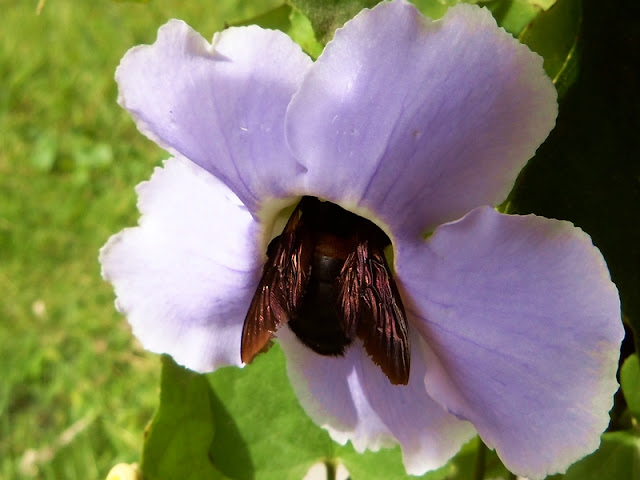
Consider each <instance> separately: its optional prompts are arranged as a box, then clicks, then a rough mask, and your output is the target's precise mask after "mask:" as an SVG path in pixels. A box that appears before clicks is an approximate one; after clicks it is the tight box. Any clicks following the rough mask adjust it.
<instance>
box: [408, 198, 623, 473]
mask: <svg viewBox="0 0 640 480" xmlns="http://www.w3.org/2000/svg"><path fill="white" fill-rule="evenodd" d="M396 267H397V270H396V273H397V278H398V281H399V283H400V285H401V288H402V290H403V300H404V302H405V306H406V307H407V313H408V315H409V316H410V317H413V322H412V324H413V326H414V327H416V328H417V329H418V330H419V331H420V333H421V334H422V336H423V338H424V339H425V341H426V345H427V349H426V354H427V358H426V362H427V371H426V377H425V382H426V386H427V390H428V392H429V394H430V395H431V396H432V397H433V398H434V399H435V400H437V401H438V402H439V403H440V404H441V405H443V406H444V407H445V408H447V409H448V410H449V411H450V412H452V413H453V414H455V415H457V416H459V417H460V418H464V419H467V420H469V421H470V422H472V423H473V424H474V426H475V427H476V429H477V430H478V432H479V434H480V436H481V437H482V439H483V440H484V441H485V443H486V444H487V445H488V446H489V447H491V448H494V447H495V449H496V450H497V452H498V454H499V456H500V458H501V459H502V460H503V462H504V464H505V465H506V466H507V468H509V469H510V470H511V471H513V472H515V473H518V474H520V475H523V476H526V477H530V478H542V477H544V476H545V475H547V474H551V473H555V472H560V471H564V470H565V469H566V468H567V467H568V466H569V465H570V464H571V463H573V462H575V461H576V460H577V459H579V458H581V457H582V456H584V455H586V454H588V453H590V452H591V451H593V450H595V449H596V448H597V446H598V444H599V441H600V434H601V433H602V432H603V431H604V429H605V428H606V427H607V424H608V422H609V416H608V414H607V413H608V411H609V409H610V408H611V406H612V404H613V394H614V393H615V392H616V390H617V387H618V385H617V382H616V369H617V364H618V355H619V349H620V342H621V340H622V337H623V335H624V332H623V328H622V323H621V320H620V303H619V299H618V293H617V290H616V287H615V285H614V284H613V283H612V282H611V280H610V278H609V272H608V271H607V267H606V265H605V263H604V260H603V258H602V255H601V254H600V252H599V251H598V250H597V249H596V248H595V247H594V246H593V244H592V243H591V239H590V238H589V237H588V235H586V234H585V233H584V232H582V231H581V230H580V229H578V228H575V227H574V226H573V225H571V224H570V223H569V222H564V221H558V220H549V219H545V218H542V217H537V216H534V215H528V216H509V215H502V214H499V213H497V212H496V211H495V210H493V209H491V208H489V207H483V208H478V209H476V210H474V211H472V212H471V213H469V214H468V215H467V216H465V217H464V218H463V219H461V220H460V221H458V222H455V223H451V224H447V225H443V226H441V227H439V228H438V229H436V231H435V232H434V234H433V235H432V236H431V237H430V238H429V239H428V240H427V242H425V243H423V244H421V245H413V246H411V245H408V244H406V245H402V246H401V248H399V249H397V256H396Z"/></svg>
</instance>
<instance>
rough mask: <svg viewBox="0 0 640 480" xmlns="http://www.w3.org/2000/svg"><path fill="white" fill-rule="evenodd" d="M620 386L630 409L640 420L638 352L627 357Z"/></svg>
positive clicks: (639, 364) (621, 371)
mask: <svg viewBox="0 0 640 480" xmlns="http://www.w3.org/2000/svg"><path fill="white" fill-rule="evenodd" d="M620 386H621V387H622V392H623V393H624V398H625V400H626V401H627V405H628V407H629V410H631V413H632V414H633V416H634V417H635V418H636V419H639V420H640V362H639V361H638V354H636V353H634V354H633V355H631V356H629V357H627V359H626V360H625V361H624V364H623V365H622V369H621V370H620Z"/></svg>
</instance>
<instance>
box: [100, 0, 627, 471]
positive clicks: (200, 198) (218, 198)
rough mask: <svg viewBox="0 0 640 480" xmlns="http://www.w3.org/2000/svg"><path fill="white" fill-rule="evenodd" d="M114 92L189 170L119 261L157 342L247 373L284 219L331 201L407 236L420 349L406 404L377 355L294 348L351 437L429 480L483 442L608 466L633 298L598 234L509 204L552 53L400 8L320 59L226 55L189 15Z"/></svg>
mask: <svg viewBox="0 0 640 480" xmlns="http://www.w3.org/2000/svg"><path fill="white" fill-rule="evenodd" d="M116 79H117V81H118V84H119V87H120V97H119V102H120V104H121V105H122V106H123V107H124V108H126V109H127V110H128V111H129V112H130V113H131V115H132V116H133V117H134V119H135V121H136V123H137V125H138V128H139V129H140V130H141V131H142V132H143V133H144V134H145V135H147V136H148V137H149V138H151V139H152V140H154V141H155V142H156V143H158V144H159V145H161V146H162V147H164V148H165V149H167V150H168V151H169V152H171V154H172V155H173V157H172V158H171V159H169V160H167V161H166V162H165V164H164V167H163V168H158V169H156V171H155V172H154V174H153V176H152V177H151V179H150V180H149V181H148V182H144V183H142V184H141V185H139V186H138V190H137V191H138V195H139V204H138V207H139V209H140V211H141V212H142V217H141V219H140V225H139V226H138V227H135V228H129V229H126V230H124V231H122V232H120V233H119V234H117V235H115V236H114V237H112V238H111V239H110V240H109V242H108V243H107V245H106V246H105V247H104V248H103V250H102V252H101V262H102V265H103V274H104V277H105V278H106V279H107V280H109V281H110V282H112V283H113V285H114V287H115V290H116V294H117V307H118V310H120V311H121V312H122V313H124V314H125V315H126V316H127V317H128V319H129V321H130V323H131V325H132V326H133V331H134V334H135V335H136V336H137V337H138V338H139V339H140V341H141V342H142V344H143V345H144V346H145V347H146V348H148V349H149V350H152V351H154V352H165V353H169V354H171V355H172V356H173V357H174V359H175V360H176V361H177V362H178V363H180V364H182V365H185V366H187V367H189V368H191V369H193V370H196V371H201V372H206V371H212V370H215V369H217V368H219V367H222V366H225V365H237V366H241V365H242V361H241V359H240V339H241V334H242V327H243V322H244V319H245V316H246V315H247V310H248V308H249V305H250V303H251V299H252V298H253V296H254V293H255V292H256V287H257V285H258V282H259V281H260V278H261V275H262V269H263V266H264V263H265V260H266V251H267V245H268V243H269V241H270V240H271V239H272V238H273V237H274V236H276V235H279V234H280V233H281V232H282V227H283V220H286V215H284V216H283V214H282V211H283V209H285V208H287V207H292V206H293V205H295V204H296V203H297V202H298V201H299V200H300V198H301V197H302V196H304V195H309V196H315V197H319V198H321V199H324V200H327V201H330V202H333V203H335V204H338V205H340V206H342V207H344V208H345V209H347V210H349V211H351V212H354V213H356V214H358V215H361V216H363V217H365V218H367V219H369V220H372V221H373V222H375V223H376V224H377V225H378V226H380V227H381V228H382V229H383V230H384V232H385V233H386V234H387V235H388V237H389V238H390V239H391V241H392V245H393V262H392V266H393V269H394V276H395V281H396V283H397V285H398V289H399V291H400V295H401V298H402V302H403V303H404V307H405V310H406V315H407V322H408V330H409V339H410V347H411V374H410V378H409V383H408V385H406V386H394V385H392V384H391V383H390V382H389V379H388V378H387V377H386V376H385V374H384V373H383V372H382V371H381V369H380V368H379V367H378V366H377V365H376V364H374V363H373V362H372V360H371V358H370V357H369V356H368V355H367V353H366V351H365V349H364V348H363V346H362V343H361V342H360V340H357V339H356V340H355V341H354V342H353V344H351V345H350V346H349V347H347V349H346V352H345V354H344V355H343V356H323V355H319V354H317V353H315V352H314V351H312V350H311V349H310V348H307V347H306V346H305V345H303V344H302V343H301V342H300V341H298V339H297V338H296V336H295V335H294V334H293V333H292V332H291V331H290V329H289V328H287V327H286V326H283V327H281V328H280V329H279V330H278V331H277V332H276V337H277V341H278V342H279V343H280V345H281V347H282V349H283V350H284V353H285V355H286V358H287V370H288V374H289V377H290V379H291V382H292V385H293V388H294V390H295V391H296V393H297V395H298V398H299V399H300V402H301V404H302V405H303V407H304V408H305V410H306V411H307V412H308V414H309V415H310V416H311V417H312V418H313V420H314V421H315V422H317V423H318V424H319V425H321V426H323V427H324V428H326V429H327V430H328V431H329V432H330V434H331V436H332V438H334V439H335V440H336V441H338V442H340V443H345V442H347V441H348V440H350V441H351V442H352V443H353V445H354V447H355V449H356V450H358V451H363V450H365V449H371V450H376V449H378V448H380V447H384V446H390V445H393V444H396V443H399V444H400V445H401V447H402V453H403V458H404V463H405V466H406V469H407V471H408V472H409V473H411V474H421V473H423V472H425V471H427V470H430V469H434V468H437V467H439V466H441V465H443V464H444V463H445V462H446V461H447V460H448V459H449V458H451V456H453V455H454V454H455V453H456V452H457V451H458V449H459V448H460V446H461V445H462V444H463V443H464V442H466V441H467V440H469V439H470V438H471V437H472V436H473V435H474V434H475V432H476V431H477V432H478V433H479V435H480V436H481V437H482V439H483V440H484V442H485V443H486V444H487V445H488V446H489V447H491V448H495V449H496V450H497V452H498V454H499V455H500V458H501V459H502V460H503V462H504V463H505V465H506V466H507V467H508V468H509V469H510V470H512V471H513V472H517V473H519V474H521V475H525V476H529V477H532V478H542V477H544V476H545V475H546V474H550V473H554V472H560V471H564V470H565V469H566V468H567V467H568V466H569V465H570V464H571V463H573V462H574V461H576V460H577V459H579V458H580V457H582V456H584V455H586V454H588V453H589V452H591V451H593V450H594V449H596V448H597V446H598V444H599V437H600V434H601V433H602V432H603V431H604V429H605V428H606V427H607V424H608V420H609V417H608V411H609V409H610V408H611V406H612V396H613V394H614V393H615V391H616V389H617V386H618V385H617V383H616V378H615V373H616V367H617V361H618V352H619V347H620V342H621V339H622V336H623V329H622V325H621V322H620V305H619V300H618V294H617V290H616V288H615V286H614V285H613V283H612V282H611V280H610V278H609V273H608V270H607V268H606V265H605V263H604V260H603V258H602V256H601V254H600V252H599V251H598V250H597V249H596V248H595V247H594V246H593V245H592V243H591V240H590V238H589V237H588V236H587V235H586V234H585V233H584V232H582V231H581V230H580V229H578V228H576V227H574V226H573V225H572V224H570V223H568V222H565V221H558V220H550V219H546V218H541V217H537V216H535V215H527V216H515V215H513V216H512V215H503V214H500V213H498V212H496V210H494V209H493V208H492V207H491V205H496V204H499V203H500V202H501V201H503V200H504V199H505V197H506V195H507V194H508V193H509V191H510V189H511V188H512V186H513V183H514V180H515V178H516V176H517V174H518V172H519V171H520V169H521V168H522V167H523V166H524V165H525V163H526V162H527V160H528V159H529V158H530V157H531V156H533V154H534V152H535V150H536V148H537V147H538V146H539V145H540V143H541V142H542V141H543V140H544V138H545V137H546V136H547V134H548V133H549V131H550V130H551V129H552V128H553V125H554V121H555V117H556V112H557V105H556V94H555V90H554V87H553V85H552V84H551V81H550V80H549V79H548V78H547V77H546V76H545V74H544V71H543V69H542V59H541V58H540V57H539V56H538V55H536V54H533V53H531V52H530V51H529V50H528V49H527V48H526V47H525V46H523V45H521V44H519V43H518V42H517V41H516V40H515V39H513V38H512V37H511V36H510V35H509V34H507V33H506V32H504V30H502V29H500V28H498V27H497V26H496V24H495V21H494V20H493V18H492V17H491V15H490V14H489V13H488V12H487V11H486V10H484V9H480V8H477V7H473V6H469V5H458V6H456V7H453V8H451V9H449V11H448V13H447V14H446V16H445V17H444V18H443V19H442V20H440V21H436V22H433V21H431V20H428V19H425V18H424V17H422V16H421V15H420V13H418V12H417V11H416V9H415V8H414V7H413V6H411V5H410V4H408V3H406V2H405V1H403V0H396V1H393V2H390V3H382V4H380V5H378V6H377V7H375V8H373V9H372V10H365V11H363V12H362V13H360V14H359V15H358V16H357V17H355V18H354V19H353V20H352V21H350V22H348V23H347V25H345V27H344V28H342V29H340V30H338V31H337V32H336V34H335V38H334V40H333V41H332V42H330V43H329V44H328V45H327V47H326V48H325V50H324V52H323V54H322V55H321V57H320V58H319V59H318V60H317V61H316V62H315V63H313V62H312V61H311V60H310V59H309V58H308V57H307V56H306V55H305V54H304V53H303V52H302V51H301V50H300V48H299V47H298V46H297V45H296V44H294V43H293V42H292V41H291V40H290V39H289V37H287V36H286V35H284V34H283V33H281V32H278V31H271V30H264V29H261V28H258V27H255V26H251V27H242V28H230V29H227V30H225V31H223V32H221V33H219V34H217V35H216V36H215V37H214V40H213V44H212V45H210V44H209V43H207V42H206V41H205V40H204V39H203V38H202V37H200V36H199V35H198V34H197V33H196V32H194V31H193V30H192V29H191V28H189V27H188V26H187V25H185V24H184V23H182V22H179V21H175V20H174V21H170V22H169V23H168V24H167V25H165V26H164V27H162V28H161V29H160V31H159V33H158V39H157V41H156V43H155V44H153V45H151V46H139V47H136V48H134V49H132V50H130V51H129V52H128V53H127V54H126V56H125V57H124V59H123V60H122V63H121V65H120V67H119V68H118V71H117V73H116ZM288 211H289V212H291V209H289V210H288Z"/></svg>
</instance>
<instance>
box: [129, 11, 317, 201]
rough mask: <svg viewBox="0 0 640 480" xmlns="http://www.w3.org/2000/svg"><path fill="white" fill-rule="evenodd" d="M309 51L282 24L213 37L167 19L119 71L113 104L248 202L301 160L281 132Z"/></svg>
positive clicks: (293, 176) (275, 186)
mask: <svg viewBox="0 0 640 480" xmlns="http://www.w3.org/2000/svg"><path fill="white" fill-rule="evenodd" d="M311 63H312V62H311V60H310V59H309V57H307V56H306V55H305V54H304V53H303V52H302V51H301V49H300V48H299V47H298V46H297V45H296V44H295V43H294V42H293V41H292V40H291V39H290V38H289V37H288V36H287V35H285V34H284V33H282V32H278V31H272V30H264V29H261V28H259V27H256V26H251V27H238V28H229V29H227V30H225V31H223V32H221V33H218V34H216V36H215V37H214V39H213V44H212V45H210V44H209V43H208V42H207V41H206V40H204V39H203V38H202V37H201V36H200V35H199V34H198V33H197V32H195V31H194V30H192V29H191V28H190V27H189V26H188V25H186V24H185V23H183V22H181V21H178V20H172V21H170V22H169V23H167V24H166V25H164V26H163V27H162V28H160V30H159V31H158V39H157V40H156V42H155V43H154V44H153V45H143V46H139V47H135V48H133V49H131V50H129V52H127V54H126V55H125V57H124V58H123V59H122V62H121V63H120V66H119V67H118V70H117V71H116V80H117V82H118V86H119V89H120V90H119V98H118V101H119V103H120V104H121V105H122V106H123V107H124V108H126V109H127V110H129V112H130V113H131V114H132V116H133V117H134V119H135V121H136V123H137V125H138V128H139V129H140V130H141V131H142V132H143V133H144V134H145V135H147V136H148V137H150V138H151V139H152V140H154V141H156V142H157V143H158V144H160V145H162V146H163V147H164V148H166V149H167V150H169V151H171V152H173V153H179V154H182V155H184V156H185V157H187V158H189V159H190V160H192V161H194V162H195V163H197V164H198V165H200V166H201V167H203V168H205V169H206V170H208V171H209V172H211V173H213V174H214V175H215V176H216V177H218V178H219V179H221V180H222V181H223V182H224V183H226V184H227V185H228V186H229V187H230V188H231V190H233V192H234V193H235V194H236V195H238V197H239V198H240V199H241V200H242V201H243V202H244V203H245V205H247V206H248V207H249V208H250V209H251V210H252V211H255V210H256V209H257V204H258V203H260V201H261V200H262V199H263V198H265V197H268V196H276V197H282V196H286V195H288V194H289V193H290V192H291V191H292V190H293V189H294V185H295V184H296V182H297V181H298V174H299V172H300V171H302V170H303V169H302V167H301V166H300V165H299V164H298V163H297V162H296V161H295V160H294V159H293V158H292V156H291V154H290V153H289V150H288V148H287V145H286V142H285V140H284V116H285V112H286V108H287V105H288V104H289V101H290V100H291V96H292V95H293V93H294V92H295V91H296V90H297V88H298V86H299V84H300V82H301V80H302V76H303V74H304V73H305V72H306V70H307V69H308V68H309V66H310V65H311Z"/></svg>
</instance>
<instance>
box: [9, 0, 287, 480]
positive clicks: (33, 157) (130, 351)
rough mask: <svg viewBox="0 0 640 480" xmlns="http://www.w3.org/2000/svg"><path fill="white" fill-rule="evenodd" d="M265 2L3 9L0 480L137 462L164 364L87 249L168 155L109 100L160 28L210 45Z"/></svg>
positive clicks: (27, 0) (124, 222)
mask: <svg viewBox="0 0 640 480" xmlns="http://www.w3.org/2000/svg"><path fill="white" fill-rule="evenodd" d="M275 3H277V2H275V1H271V0H261V1H257V2H239V1H236V0H215V1H213V0H212V1H208V2H204V1H188V2H182V1H178V0H174V1H171V0H152V1H151V2H149V3H146V4H142V3H126V2H116V1H113V0H95V1H88V2H84V1H73V0H48V1H47V3H46V4H45V6H44V8H43V10H42V12H41V13H40V15H36V7H37V1H36V0H33V1H31V0H0V11H2V12H3V13H2V17H3V18H2V19H0V362H1V363H0V365H1V369H0V479H3V480H9V479H16V478H39V479H70V480H73V479H76V478H77V479H96V478H98V479H99V478H104V477H105V476H106V474H107V472H108V471H109V469H110V467H111V466H112V465H114V464H115V463H117V462H121V461H126V462H131V461H136V460H137V459H138V457H139V450H140V447H141V438H142V433H143V429H144V426H145V424H146V422H147V421H148V420H149V419H150V417H151V415H152V413H153V410H154V408H155V406H156V404H157V394H158V381H159V371H160V362H159V360H158V358H157V357H156V356H154V355H151V354H147V353H145V352H144V351H143V350H142V349H141V348H140V347H139V346H138V345H137V344H136V343H135V340H134V339H133V338H132V336H131V334H130V331H129V328H128V325H127V324H126V321H125V320H124V319H123V318H122V317H121V316H120V315H119V314H118V313H117V312H116V311H115V309H114V307H113V293H112V290H111V287H110V286H109V285H108V284H106V283H104V282H103V281H102V279H101V277H100V272H99V265H98V261H97V253H98V249H99V248H100V247H101V246H102V245H103V244H104V242H105V241H106V240H107V238H108V237H109V236H110V235H111V234H113V233H115V232H117V231H119V230H120V229H122V228H123V227H125V226H130V225H134V224H135V223H136V221H137V218H138V213H137V210H136V208H135V194H134V190H133V187H134V186H135V185H136V184H137V183H139V182H140V181H142V180H145V179H147V178H148V177H149V176H150V174H151V171H152V169H153V166H154V165H156V164H159V163H160V161H161V160H162V159H163V158H165V157H166V156H167V155H166V154H165V153H164V152H163V151H161V150H160V149H159V148H158V147H156V146H155V145H154V144H152V143H151V142H150V141H148V140H146V139H145V138H144V137H143V136H142V135H140V134H139V133H138V132H137V130H136V129H135V126H134V124H133V122H132V121H131V119H130V118H129V116H128V115H127V114H126V112H124V111H123V110H122V109H121V108H120V107H119V106H118V105H117V104H116V101H115V100H116V95H117V89H116V85H115V82H114V80H113V74H114V71H115V68H116V66H117V65H118V62H119V60H120V58H121V57H122V56H123V54H124V53H125V52H126V51H127V49H128V48H130V47H132V46H134V45H137V44H140V43H152V42H153V41H154V39H155V36H156V31H157V29H158V27H159V26H160V25H162V24H163V23H164V22H165V21H166V20H167V19H169V18H172V17H176V18H182V19H184V20H186V21H187V22H188V23H189V24H191V25H192V26H193V27H194V28H196V29H197V30H198V31H200V32H201V33H202V34H203V35H204V36H205V38H208V39H210V38H211V37H212V35H213V33H214V32H215V31H217V30H220V29H222V28H223V27H224V24H225V22H227V21H233V20H238V19H242V18H246V17H248V16H250V15H254V14H256V13H259V12H261V11H263V10H266V9H268V8H269V7H271V6H272V5H274V4H275Z"/></svg>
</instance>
